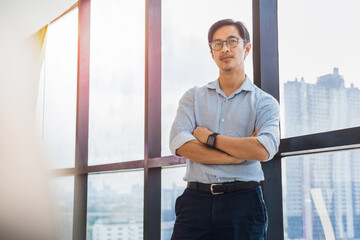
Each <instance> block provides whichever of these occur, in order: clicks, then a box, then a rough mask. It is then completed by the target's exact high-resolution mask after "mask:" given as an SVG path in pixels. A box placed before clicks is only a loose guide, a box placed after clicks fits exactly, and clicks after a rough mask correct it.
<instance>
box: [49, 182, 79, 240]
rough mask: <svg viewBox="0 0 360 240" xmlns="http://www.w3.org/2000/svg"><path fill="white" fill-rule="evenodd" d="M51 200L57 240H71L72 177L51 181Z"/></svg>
mask: <svg viewBox="0 0 360 240" xmlns="http://www.w3.org/2000/svg"><path fill="white" fill-rule="evenodd" d="M52 186H53V187H52V190H53V199H54V203H55V206H56V210H57V211H56V220H57V230H58V233H59V239H61V240H70V239H72V230H73V208H74V176H68V177H59V178H54V179H52Z"/></svg>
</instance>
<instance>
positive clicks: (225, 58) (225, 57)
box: [220, 55, 232, 61]
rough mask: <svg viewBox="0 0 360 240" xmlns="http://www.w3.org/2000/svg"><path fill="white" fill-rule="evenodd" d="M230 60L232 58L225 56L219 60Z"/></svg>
mask: <svg viewBox="0 0 360 240" xmlns="http://www.w3.org/2000/svg"><path fill="white" fill-rule="evenodd" d="M230 58H232V56H229V55H226V56H221V57H220V60H222V61H224V60H229V59H230Z"/></svg>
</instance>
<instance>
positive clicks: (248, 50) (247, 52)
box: [244, 43, 251, 59]
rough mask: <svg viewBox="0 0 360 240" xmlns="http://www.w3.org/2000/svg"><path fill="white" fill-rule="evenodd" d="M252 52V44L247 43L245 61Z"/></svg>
mask: <svg viewBox="0 0 360 240" xmlns="http://www.w3.org/2000/svg"><path fill="white" fill-rule="evenodd" d="M250 50H251V43H247V44H246V45H245V56H244V59H245V58H246V57H247V55H249V53H250Z"/></svg>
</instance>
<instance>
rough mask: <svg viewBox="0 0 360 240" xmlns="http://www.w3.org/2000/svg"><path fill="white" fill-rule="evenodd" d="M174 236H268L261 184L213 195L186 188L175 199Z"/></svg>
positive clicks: (257, 239)
mask: <svg viewBox="0 0 360 240" xmlns="http://www.w3.org/2000/svg"><path fill="white" fill-rule="evenodd" d="M175 214H176V221H175V224H174V231H173V234H172V237H171V239H172V240H185V239H186V240H265V239H266V230H267V223H268V219H267V211H266V206H265V202H264V199H263V195H262V191H261V187H260V186H259V187H256V188H254V189H250V190H241V191H236V192H230V193H224V194H220V195H212V194H211V193H205V192H198V191H195V190H192V189H189V188H186V189H185V191H184V193H183V194H182V195H181V196H179V197H178V198H177V199H176V203H175Z"/></svg>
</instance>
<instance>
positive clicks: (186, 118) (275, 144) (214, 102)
mask: <svg viewBox="0 0 360 240" xmlns="http://www.w3.org/2000/svg"><path fill="white" fill-rule="evenodd" d="M279 114H280V111H279V104H278V102H277V101H276V100H275V98H273V97H272V96H271V95H269V94H268V93H266V92H264V91H262V90H261V89H260V88H258V87H256V86H255V85H254V84H253V83H252V82H251V81H250V79H249V78H248V77H247V76H246V78H245V81H244V83H243V84H242V85H241V87H240V88H239V89H238V90H237V91H235V92H234V93H232V94H231V95H230V96H229V97H226V95H225V94H224V92H223V91H222V90H221V89H220V86H219V80H216V81H213V82H210V83H208V84H207V85H205V86H203V87H194V88H191V89H190V90H188V91H187V92H186V93H185V94H184V95H183V97H182V98H181V100H180V102H179V107H178V110H177V115H176V118H175V121H174V123H173V125H172V127H171V132H170V150H171V153H172V154H174V155H175V153H176V150H177V149H178V148H180V147H181V146H182V145H183V144H185V143H186V142H188V141H191V140H194V139H195V137H194V136H193V135H192V132H193V131H194V129H195V128H196V127H197V126H200V127H206V128H207V129H209V130H210V131H212V132H218V133H220V134H222V135H225V136H229V137H250V136H251V135H252V134H253V133H254V131H255V129H259V132H258V134H257V136H256V138H257V140H258V141H259V142H260V143H261V144H262V145H263V146H264V147H265V148H266V150H267V151H268V153H269V158H268V160H270V159H272V158H273V157H274V155H275V154H276V153H277V151H278V148H279V143H280V136H279V135H280V134H279ZM186 166H187V168H186V174H185V177H184V180H185V181H189V182H202V183H219V182H231V181H262V180H264V173H263V171H262V169H261V164H260V162H259V161H245V162H244V163H241V164H236V165H216V164H201V163H197V162H194V161H191V160H190V159H186Z"/></svg>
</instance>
